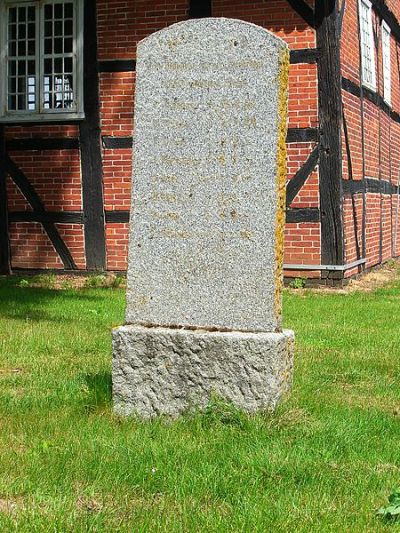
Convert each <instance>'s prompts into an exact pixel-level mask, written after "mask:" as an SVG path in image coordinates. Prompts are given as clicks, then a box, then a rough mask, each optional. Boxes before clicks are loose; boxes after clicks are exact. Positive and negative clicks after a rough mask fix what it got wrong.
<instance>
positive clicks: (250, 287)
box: [113, 18, 294, 417]
mask: <svg viewBox="0 0 400 533" xmlns="http://www.w3.org/2000/svg"><path fill="white" fill-rule="evenodd" d="M288 66H289V52H288V48H287V45H286V44H285V43H284V42H283V41H282V40H281V39H279V38H278V37H276V36H275V35H273V34H272V33H270V32H268V31H266V30H264V29H263V28H261V27H258V26H255V25H253V24H249V23H246V22H242V21H239V20H231V19H224V18H206V19H197V20H189V21H186V22H181V23H178V24H174V25H173V26H170V27H168V28H167V29H164V30H162V31H159V32H157V33H154V34H152V35H151V36H150V37H147V38H146V39H144V40H143V41H141V42H140V43H139V45H138V54H137V85H136V96H135V130H134V139H135V141H134V165H133V167H134V172H133V193H132V211H131V220H130V244H129V259H128V289H127V309H126V325H124V326H121V327H118V328H116V329H114V331H113V396H114V405H115V410H116V412H117V413H118V414H122V415H129V414H137V415H139V416H142V417H150V416H154V415H157V414H168V415H173V416H174V415H177V414H179V413H181V412H183V411H184V410H186V409H188V408H192V407H200V408H202V407H204V406H205V405H206V404H207V403H208V401H209V399H210V396H211V395H212V394H216V395H218V396H220V397H222V398H224V399H225V400H228V401H231V402H233V403H234V404H235V405H237V406H239V407H240V408H243V409H244V410H246V411H249V412H251V411H255V410H259V409H273V408H274V407H275V406H276V404H277V403H278V401H279V400H280V399H281V397H282V396H283V395H284V394H285V393H286V392H287V391H288V390H289V389H290V385H291V374H292V360H293V338H294V337H293V332H291V331H288V330H283V331H282V329H281V298H282V296H281V292H282V256H283V229H284V205H285V184H286V183H285V182H286V147H285V138H286V129H287V79H288Z"/></svg>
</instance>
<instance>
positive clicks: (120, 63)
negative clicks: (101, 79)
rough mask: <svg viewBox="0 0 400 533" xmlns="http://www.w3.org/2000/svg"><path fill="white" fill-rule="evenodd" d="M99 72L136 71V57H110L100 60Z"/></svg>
mask: <svg viewBox="0 0 400 533" xmlns="http://www.w3.org/2000/svg"><path fill="white" fill-rule="evenodd" d="M98 69H99V72H135V70H136V60H135V59H109V60H107V61H99V62H98Z"/></svg>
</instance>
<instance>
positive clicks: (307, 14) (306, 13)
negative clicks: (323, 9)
mask: <svg viewBox="0 0 400 533" xmlns="http://www.w3.org/2000/svg"><path fill="white" fill-rule="evenodd" d="M287 1H288V3H289V4H290V5H291V7H292V8H293V9H294V10H295V11H296V13H298V14H299V15H300V17H301V18H302V19H303V20H304V21H305V22H307V24H308V25H309V26H311V27H312V28H315V16H314V11H313V9H312V8H311V7H310V6H309V5H308V4H307V3H306V2H305V1H304V0H287Z"/></svg>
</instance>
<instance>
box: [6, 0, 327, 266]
mask: <svg viewBox="0 0 400 533" xmlns="http://www.w3.org/2000/svg"><path fill="white" fill-rule="evenodd" d="M318 1H319V2H321V3H326V0H318ZM96 11H97V17H94V16H93V15H94V13H95V12H96ZM210 14H212V15H213V16H224V17H232V18H240V19H242V20H246V21H249V22H253V23H255V24H259V25H261V26H263V27H265V28H267V29H269V30H271V31H273V32H275V33H276V34H277V35H279V36H281V37H282V38H283V39H285V40H286V41H287V42H288V44H289V46H290V49H291V63H292V64H291V69H290V80H289V83H290V87H289V94H290V98H289V132H288V170H289V176H288V178H289V179H290V180H291V181H290V184H289V187H288V211H287V226H286V255H285V262H286V263H290V264H298V263H307V264H310V263H312V264H320V263H321V231H320V222H319V219H320V213H319V211H320V194H319V192H320V187H319V180H318V172H317V170H316V168H317V164H318V159H319V149H318V148H317V141H318V88H317V85H318V84H317V79H318V76H317V65H316V61H317V57H318V51H317V50H316V42H317V41H316V31H315V29H314V28H313V27H312V26H313V22H314V3H313V2H311V1H310V2H308V3H307V2H303V0H301V1H300V2H299V1H298V0H274V1H270V0H268V1H266V0H254V1H252V2H251V3H249V2H247V1H245V0H229V1H228V0H213V1H212V2H211V1H208V2H207V1H201V2H200V1H196V0H192V1H189V0H135V2H132V1H129V0H125V1H124V0H97V2H95V0H86V2H85V42H84V44H85V79H84V90H85V115H86V119H85V120H84V121H83V122H81V123H75V124H68V123H66V124H58V125H54V124H53V125H40V126H39V125H34V124H33V125H28V124H26V125H23V126H9V125H6V126H5V127H4V135H5V139H6V143H5V147H6V154H7V155H6V156H5V157H6V162H7V164H6V165H3V171H4V170H5V171H6V173H7V175H8V177H7V178H6V182H7V195H8V209H9V220H8V221H9V229H8V231H9V240H10V247H11V263H12V266H13V267H14V268H34V269H38V268H45V269H46V268H59V269H63V268H64V269H88V270H96V269H103V268H107V269H110V270H124V269H125V268H126V257H127V246H128V220H129V208H130V187H131V173H132V164H131V160H132V148H131V146H132V129H133V112H134V109H133V95H134V88H135V85H134V84H135V55H136V44H137V42H138V41H139V40H141V39H143V38H144V37H146V36H147V35H149V34H151V33H152V32H155V31H157V30H160V29H162V28H164V27H166V26H168V25H170V24H173V23H175V22H178V21H182V20H185V19H187V18H188V17H191V16H194V17H197V16H209V15H210ZM96 57H97V61H96ZM0 136H1V132H0ZM0 140H1V139H0ZM0 178H1V176H0ZM292 178H293V181H292ZM287 274H289V275H290V274H291V273H290V272H287ZM293 275H299V274H298V272H297V271H296V272H293ZM309 275H310V274H309ZM311 275H314V276H318V275H319V272H318V271H316V272H314V273H311Z"/></svg>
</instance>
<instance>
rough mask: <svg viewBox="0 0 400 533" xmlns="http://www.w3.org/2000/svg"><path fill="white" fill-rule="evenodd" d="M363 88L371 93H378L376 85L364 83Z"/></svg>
mask: <svg viewBox="0 0 400 533" xmlns="http://www.w3.org/2000/svg"><path fill="white" fill-rule="evenodd" d="M362 86H363V87H365V88H366V89H368V90H369V91H372V92H373V93H376V85H372V83H367V82H366V81H363V82H362Z"/></svg>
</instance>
